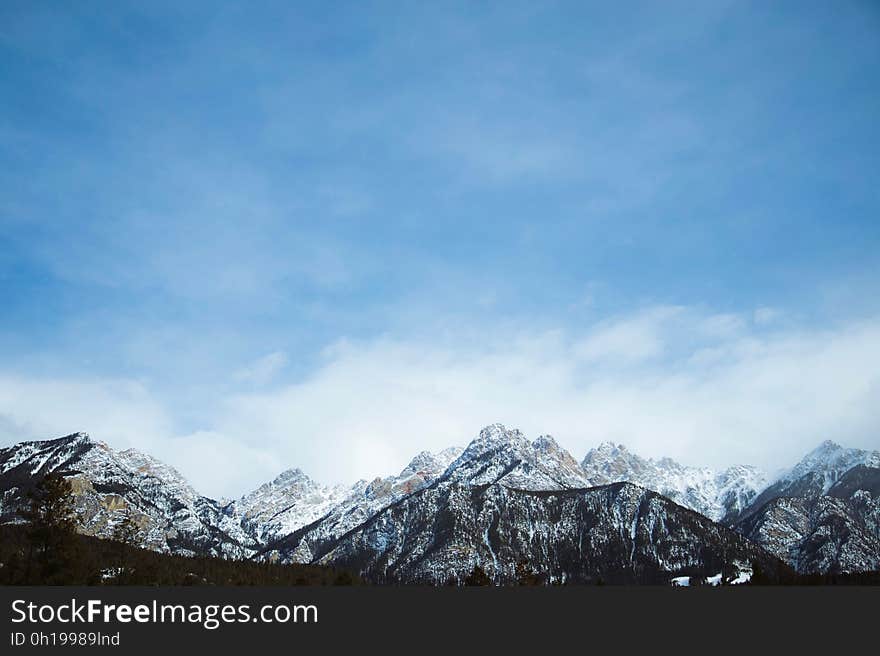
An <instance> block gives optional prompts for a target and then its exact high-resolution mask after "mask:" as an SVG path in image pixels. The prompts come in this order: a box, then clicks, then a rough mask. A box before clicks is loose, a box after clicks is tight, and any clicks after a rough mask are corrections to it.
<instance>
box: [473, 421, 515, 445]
mask: <svg viewBox="0 0 880 656" xmlns="http://www.w3.org/2000/svg"><path fill="white" fill-rule="evenodd" d="M522 439H525V438H524V436H523V434H522V432H521V431H520V430H519V429H518V428H511V429H510V430H508V429H507V427H506V426H505V425H504V424H501V423H495V424H489V425H488V426H486V427H485V428H483V429H482V430H481V431H480V434H479V436H478V437H477V440H482V441H500V440H522ZM477 440H474V441H477Z"/></svg>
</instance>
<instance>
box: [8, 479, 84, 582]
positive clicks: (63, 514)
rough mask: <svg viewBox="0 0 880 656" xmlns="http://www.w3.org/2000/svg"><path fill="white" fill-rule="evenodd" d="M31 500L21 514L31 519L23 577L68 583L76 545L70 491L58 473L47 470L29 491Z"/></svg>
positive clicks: (28, 579)
mask: <svg viewBox="0 0 880 656" xmlns="http://www.w3.org/2000/svg"><path fill="white" fill-rule="evenodd" d="M28 497H29V500H30V503H29V505H28V507H27V508H26V509H25V510H23V511H22V512H21V513H20V514H21V515H22V517H23V518H24V519H25V520H27V521H28V522H30V529H29V531H28V542H29V548H28V555H27V561H26V565H25V580H26V582H28V583H41V584H53V583H59V584H63V583H67V582H70V581H71V578H72V577H73V575H74V573H73V572H72V571H71V565H72V564H73V562H74V561H76V554H75V553H74V552H75V550H76V548H77V545H76V542H75V540H73V537H74V533H73V532H74V507H73V492H72V489H71V485H70V481H68V480H67V479H66V478H64V477H63V476H61V475H60V474H55V473H51V474H47V475H46V476H44V477H43V478H42V479H41V480H40V482H39V483H38V484H37V486H36V488H35V489H34V490H33V492H30V493H29V494H28Z"/></svg>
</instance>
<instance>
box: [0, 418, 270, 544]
mask: <svg viewBox="0 0 880 656" xmlns="http://www.w3.org/2000/svg"><path fill="white" fill-rule="evenodd" d="M51 472H55V473H59V474H62V475H64V476H65V477H66V478H67V479H68V480H69V481H70V483H71V486H72V489H73V492H74V496H75V509H76V513H77V518H78V522H79V530H80V531H81V532H82V533H84V534H86V535H93V536H96V537H103V538H107V537H111V536H112V534H113V529H114V527H115V526H116V525H117V524H118V523H119V522H120V521H122V519H123V518H124V517H126V516H130V517H131V519H132V520H133V521H134V523H135V524H136V525H137V526H138V528H139V530H140V537H141V540H142V543H143V545H144V546H145V547H147V548H150V549H153V550H155V551H161V552H166V553H168V552H170V553H176V554H184V555H185V554H195V553H199V554H209V555H218V556H228V557H241V556H247V555H249V554H250V553H252V551H253V547H254V546H255V545H254V544H253V543H252V541H251V540H250V539H249V538H248V537H247V536H246V535H245V534H244V533H243V532H242V531H241V528H240V526H239V523H238V521H237V520H236V519H235V518H234V517H231V516H230V515H229V513H228V512H227V511H226V509H225V508H223V507H221V506H220V505H219V504H218V503H217V502H215V501H213V500H212V499H208V498H206V497H202V496H200V495H199V494H197V493H196V492H195V490H193V489H192V487H190V485H189V484H188V483H187V482H186V481H185V480H184V479H183V477H182V476H181V475H180V474H179V473H178V472H177V471H176V470H174V469H173V468H172V467H169V466H167V465H165V464H163V463H161V462H159V461H157V460H155V459H154V458H152V457H150V456H148V455H145V454H143V453H140V452H138V451H136V450H133V449H130V450H127V451H120V452H116V451H114V450H113V449H111V448H110V447H109V446H107V445H106V444H104V443H103V442H97V441H94V440H92V439H91V438H90V437H89V436H88V435H86V434H85V433H74V434H72V435H68V436H66V437H62V438H59V439H56V440H48V441H41V442H23V443H21V444H17V445H15V446H13V447H9V448H6V449H0V490H3V492H2V499H0V520H2V521H15V520H16V518H17V515H16V513H17V511H18V510H19V509H21V508H22V507H23V506H24V505H25V504H26V502H27V500H26V495H27V493H28V492H29V491H30V490H32V489H33V488H34V486H35V485H36V483H37V481H38V480H39V479H40V478H42V477H43V476H44V475H46V474H48V473H51Z"/></svg>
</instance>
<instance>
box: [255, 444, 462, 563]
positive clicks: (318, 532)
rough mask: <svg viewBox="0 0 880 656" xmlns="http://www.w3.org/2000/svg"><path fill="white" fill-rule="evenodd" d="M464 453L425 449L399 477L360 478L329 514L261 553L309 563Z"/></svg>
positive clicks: (270, 542)
mask: <svg viewBox="0 0 880 656" xmlns="http://www.w3.org/2000/svg"><path fill="white" fill-rule="evenodd" d="M460 453H461V449H459V448H456V447H451V448H448V449H444V450H443V451H440V452H439V453H430V452H428V451H423V452H421V453H419V454H418V455H417V456H416V457H415V458H413V459H412V460H411V461H410V463H409V464H408V465H407V466H406V467H404V468H403V470H401V472H400V473H399V474H398V475H397V476H388V477H387V478H376V479H374V480H373V481H372V482H370V483H367V482H366V481H358V482H357V483H355V484H354V485H353V486H352V487H351V489H350V490H349V494H348V495H347V496H346V497H345V498H344V499H342V500H341V501H340V502H339V503H337V504H336V505H335V506H333V507H332V508H330V510H329V512H327V514H326V515H324V516H323V517H321V519H320V521H316V522H314V523H312V524H309V525H304V526H303V527H301V528H300V529H299V530H296V531H294V532H292V533H291V534H290V535H288V536H286V537H282V538H280V539H278V540H276V541H269V542H268V543H267V547H266V548H265V549H264V550H263V552H262V553H261V556H262V557H264V558H267V559H269V560H279V559H280V560H285V561H292V562H299V563H309V562H312V561H313V560H314V557H315V556H314V553H315V550H316V549H320V545H322V544H325V543H327V542H330V541H332V540H334V539H336V538H338V537H339V536H341V535H344V534H345V533H347V532H348V531H350V530H352V529H354V528H356V527H357V526H359V525H360V524H362V523H363V522H365V521H367V520H368V519H369V518H370V517H372V516H373V515H374V514H376V513H377V512H379V511H380V510H382V509H383V508H386V507H388V506H389V505H391V504H393V503H395V502H397V501H399V500H400V499H402V498H403V497H405V496H407V495H409V494H412V493H414V492H416V491H418V490H420V489H422V488H423V487H425V486H426V485H430V484H431V483H432V482H433V481H434V480H435V479H436V478H437V477H439V476H441V475H442V474H443V473H444V472H445V471H446V470H447V468H448V467H449V466H450V463H452V462H453V461H454V460H455V459H456V458H457V457H458V456H459V454H460Z"/></svg>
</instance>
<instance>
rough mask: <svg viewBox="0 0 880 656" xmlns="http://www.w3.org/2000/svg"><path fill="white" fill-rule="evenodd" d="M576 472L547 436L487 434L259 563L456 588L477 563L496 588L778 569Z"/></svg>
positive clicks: (703, 524)
mask: <svg viewBox="0 0 880 656" xmlns="http://www.w3.org/2000/svg"><path fill="white" fill-rule="evenodd" d="M577 470H578V468H577V464H576V463H575V462H574V461H573V459H571V456H568V455H567V454H566V453H564V451H562V450H561V449H559V448H558V447H556V446H555V443H553V442H551V441H550V440H549V439H547V438H539V440H536V441H535V442H533V443H529V442H528V441H527V440H526V439H525V438H524V437H523V436H522V434H521V433H520V432H519V431H508V430H506V429H505V428H504V427H503V426H501V425H493V426H489V427H487V428H486V429H484V430H483V431H482V432H481V433H480V435H479V436H478V437H477V438H476V439H475V440H474V441H473V442H471V444H470V445H468V447H467V448H466V449H465V451H464V452H463V453H462V454H461V455H460V456H459V457H458V458H457V459H456V460H455V461H454V462H453V463H452V464H451V465H450V466H449V468H448V469H447V470H446V471H445V473H443V475H442V476H439V477H438V478H437V479H436V480H435V481H433V482H432V483H430V484H429V485H426V486H425V487H422V488H421V489H418V490H416V491H415V492H413V493H411V494H408V495H405V496H402V497H401V498H400V499H398V500H396V501H394V502H393V503H391V504H390V505H387V506H385V507H384V508H381V509H379V510H378V511H377V512H375V513H374V514H373V515H372V516H370V517H367V518H365V519H364V521H362V522H361V523H359V524H357V525H355V526H353V527H352V528H351V529H350V530H349V531H347V532H345V533H342V534H338V533H337V534H336V535H331V534H328V533H327V532H326V531H325V530H324V526H323V521H322V522H317V523H316V524H315V525H313V526H311V527H305V528H304V529H303V530H301V531H298V532H297V533H295V534H294V535H292V536H290V537H289V538H288V539H286V540H283V541H279V542H278V543H276V544H275V545H272V548H271V549H270V550H269V551H267V552H266V554H264V555H268V556H270V557H272V558H277V559H279V560H282V561H288V560H293V561H299V562H313V563H320V564H328V563H334V564H337V565H338V566H340V567H346V568H350V569H353V570H357V571H360V572H361V573H362V574H363V575H364V576H366V577H367V578H369V579H372V580H376V581H398V582H409V583H414V582H421V583H432V584H438V583H443V582H445V581H447V580H448V579H452V580H455V581H461V580H462V579H463V578H464V577H465V576H466V575H467V574H468V573H469V572H470V571H471V569H472V568H473V567H474V566H475V565H479V566H480V567H482V568H483V569H484V570H485V571H486V572H487V573H488V574H489V576H490V577H491V578H492V579H493V580H494V581H495V582H498V583H505V582H511V581H512V580H514V579H515V578H516V576H517V567H518V566H520V567H526V568H529V569H531V570H532V571H533V572H535V573H541V574H546V575H548V576H549V577H550V578H551V579H552V580H553V581H560V582H561V581H568V582H589V581H597V580H599V579H601V580H604V581H608V582H621V583H623V582H629V583H636V582H641V583H666V582H668V581H669V580H670V578H671V577H672V576H673V575H674V574H676V573H684V574H699V575H710V574H716V573H717V572H719V571H721V570H726V571H733V570H736V569H737V568H748V567H749V566H750V564H751V563H752V562H758V563H759V564H760V565H761V566H762V569H764V570H766V571H776V570H778V569H779V568H780V563H779V561H777V560H776V559H775V558H773V557H772V556H770V555H769V554H768V553H767V552H765V551H764V550H762V549H760V548H759V547H756V546H755V545H752V544H751V543H749V542H748V541H747V540H745V539H744V538H742V537H741V536H739V535H737V534H736V533H734V532H732V531H731V530H729V529H727V528H725V527H723V526H720V525H719V524H716V523H714V522H712V521H711V520H709V519H707V518H705V517H703V516H701V515H699V514H698V513H696V512H694V511H691V510H689V509H686V508H683V507H682V506H679V505H678V504H675V503H673V502H671V501H669V500H668V499H665V498H663V497H662V496H660V495H659V494H656V493H654V492H651V491H648V490H645V489H643V488H640V487H638V486H635V485H631V484H628V483H616V484H612V485H606V486H602V487H597V488H589V489H588V488H586V487H585V486H581V487H575V486H574V484H576V483H581V482H582V481H584V477H583V474H581V473H580V472H578V471H577Z"/></svg>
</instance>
